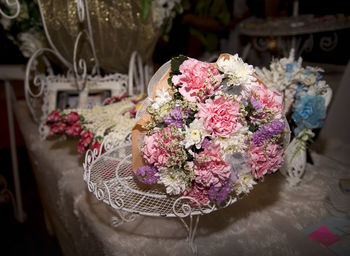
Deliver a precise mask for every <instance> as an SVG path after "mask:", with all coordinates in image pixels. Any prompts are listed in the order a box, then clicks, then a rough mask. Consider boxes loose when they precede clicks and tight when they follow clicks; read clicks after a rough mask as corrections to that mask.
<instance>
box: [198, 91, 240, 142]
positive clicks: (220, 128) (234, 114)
mask: <svg viewBox="0 0 350 256" xmlns="http://www.w3.org/2000/svg"><path fill="white" fill-rule="evenodd" d="M197 117H200V118H203V120H204V129H206V130H207V131H208V132H212V133H214V134H215V135H218V136H221V137H227V136H229V135H230V134H232V133H234V132H236V131H237V130H238V129H240V128H241V127H242V124H241V121H240V118H241V117H242V114H241V113H240V104H239V103H238V102H236V101H235V100H233V99H232V98H228V99H225V98H224V97H222V96H219V97H216V98H215V99H214V100H212V99H208V100H206V101H205V103H201V104H199V112H198V113H197Z"/></svg>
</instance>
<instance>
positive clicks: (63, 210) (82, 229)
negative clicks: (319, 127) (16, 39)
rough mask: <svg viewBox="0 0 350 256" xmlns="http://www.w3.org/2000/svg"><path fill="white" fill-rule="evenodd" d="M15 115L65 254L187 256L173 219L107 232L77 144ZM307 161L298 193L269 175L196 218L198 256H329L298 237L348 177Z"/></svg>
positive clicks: (328, 164) (103, 208)
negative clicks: (47, 136)
mask: <svg viewBox="0 0 350 256" xmlns="http://www.w3.org/2000/svg"><path fill="white" fill-rule="evenodd" d="M15 110H16V115H17V119H18V122H19V125H20V128H21V130H22V133H23V135H24V138H25V141H26V145H27V148H28V152H29V155H30V158H31V160H32V162H33V167H34V168H33V169H34V174H35V178H36V181H37V185H38V189H39V193H40V196H41V200H42V204H43V207H44V210H45V212H46V215H47V216H48V219H49V221H50V223H51V224H52V228H53V231H54V233H55V235H56V236H57V238H58V240H59V243H60V245H61V248H62V251H63V253H64V254H65V255H85V256H86V255H192V252H191V250H190V248H189V246H188V243H187V242H186V235H187V234H186V232H185V229H184V227H183V226H182V223H181V222H180V221H179V220H178V219H176V218H161V217H144V216H137V219H136V220H135V221H134V222H132V223H127V224H123V225H122V226H120V227H118V228H113V227H112V226H111V218H112V216H113V211H112V210H111V208H110V207H109V206H107V205H105V204H104V203H102V202H100V201H97V200H96V199H95V197H94V196H93V195H92V194H90V193H89V192H88V190H87V186H86V184H85V183H84V181H83V177H82V175H83V168H82V162H81V161H82V160H81V158H80V157H79V156H78V154H77V151H76V148H75V147H76V143H77V141H76V140H68V141H59V140H57V139H52V140H47V141H40V139H39V135H38V131H37V126H36V125H35V124H34V123H33V121H32V120H31V118H30V116H29V112H28V109H27V107H26V105H25V103H24V102H18V103H17V104H16V106H15ZM313 159H314V162H315V163H314V165H307V170H306V174H305V176H304V179H303V181H302V184H301V185H300V186H298V187H294V188H290V187H288V186H287V184H286V181H285V179H284V178H283V177H282V175H280V174H279V173H276V174H273V175H270V176H268V177H266V179H265V181H264V182H263V183H260V184H258V185H256V186H255V188H254V190H253V191H252V192H251V193H250V194H249V195H248V196H246V197H244V198H243V199H241V200H239V201H238V202H237V203H235V204H233V205H232V206H230V207H229V208H226V209H223V210H220V211H217V212H214V213H212V214H209V215H206V216H202V217H201V218H200V223H199V229H198V232H197V236H196V239H195V243H196V244H197V246H198V255H257V254H258V255H311V253H312V254H313V255H333V254H332V252H331V251H330V250H329V249H328V248H326V247H323V246H322V245H320V244H318V243H317V242H315V241H313V240H311V239H309V238H308V237H307V236H306V235H305V234H303V233H302V232H301V230H302V229H303V228H305V227H307V226H310V225H312V224H315V223H317V222H319V221H321V220H323V219H325V218H327V217H329V216H331V213H330V212H329V211H328V210H327V208H326V207H325V205H326V197H327V194H328V186H329V185H332V184H336V183H337V182H338V178H339V177H348V178H349V177H350V174H349V170H348V168H347V167H345V166H343V165H340V164H338V163H337V162H334V161H332V160H330V159H327V158H325V157H323V156H321V155H317V154H313Z"/></svg>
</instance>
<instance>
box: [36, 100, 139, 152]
mask: <svg viewBox="0 0 350 256" xmlns="http://www.w3.org/2000/svg"><path fill="white" fill-rule="evenodd" d="M142 99H143V96H142V95H138V96H133V97H127V96H126V95H121V96H113V97H111V98H107V99H106V100H105V105H104V106H95V107H93V108H92V109H65V110H59V109H55V110H54V111H52V112H51V113H50V114H49V115H48V116H47V118H46V120H45V122H44V123H43V124H42V125H41V126H42V130H44V131H45V132H43V133H44V134H45V136H46V137H47V136H49V137H52V136H62V135H66V136H69V137H75V138H79V141H78V144H77V151H78V153H79V154H81V155H83V154H85V153H86V151H87V150H88V149H90V150H97V151H99V150H100V147H101V142H102V140H103V139H106V140H108V141H111V142H112V143H113V145H114V146H118V145H121V144H123V143H125V142H126V141H127V140H128V137H129V135H130V132H131V129H132V127H133V126H134V125H135V123H136V119H135V114H136V111H137V108H138V107H139V106H140V101H141V100H142Z"/></svg>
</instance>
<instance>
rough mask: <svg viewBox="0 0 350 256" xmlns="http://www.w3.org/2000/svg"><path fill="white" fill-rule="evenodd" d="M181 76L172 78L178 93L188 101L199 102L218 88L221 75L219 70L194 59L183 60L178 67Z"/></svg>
mask: <svg viewBox="0 0 350 256" xmlns="http://www.w3.org/2000/svg"><path fill="white" fill-rule="evenodd" d="M180 72H181V75H175V76H173V78H172V82H173V84H174V85H176V86H179V87H180V88H179V93H180V94H181V95H182V96H183V97H184V98H185V99H186V100H188V101H191V102H201V101H203V100H204V99H205V98H206V97H208V96H211V95H213V94H214V92H215V91H216V90H217V89H218V88H219V86H220V83H221V75H220V73H219V70H218V69H217V68H216V67H215V66H214V65H211V64H209V63H206V62H201V61H198V60H195V59H188V60H185V61H184V62H183V63H182V64H181V66H180Z"/></svg>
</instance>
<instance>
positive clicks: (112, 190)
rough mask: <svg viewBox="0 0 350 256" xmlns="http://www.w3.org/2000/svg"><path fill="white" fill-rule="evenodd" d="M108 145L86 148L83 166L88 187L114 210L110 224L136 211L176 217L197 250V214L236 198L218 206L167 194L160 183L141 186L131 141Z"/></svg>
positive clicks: (142, 213) (226, 205)
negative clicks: (134, 162) (135, 171)
mask: <svg viewBox="0 0 350 256" xmlns="http://www.w3.org/2000/svg"><path fill="white" fill-rule="evenodd" d="M110 145H112V144H111V143H109V142H107V141H103V142H102V144H101V147H100V149H99V150H94V151H91V150H88V151H87V153H86V157H85V163H84V165H83V166H84V181H85V182H86V183H87V185H88V189H89V191H90V192H92V193H93V194H94V195H95V196H96V198H97V199H98V200H101V201H103V202H104V203H106V204H108V205H110V206H111V207H112V208H113V209H114V210H115V211H116V213H117V217H114V218H113V219H112V224H113V225H121V224H122V223H124V222H129V221H132V220H134V219H135V217H136V215H135V214H140V215H145V216H158V217H178V218H179V219H180V220H181V222H182V223H183V224H184V227H185V228H186V231H187V233H188V237H187V240H188V242H189V246H190V247H191V249H192V252H193V253H196V252H197V248H196V246H195V244H194V239H195V235H196V231H197V227H198V223H199V217H200V215H203V214H208V213H211V212H213V211H216V210H218V209H222V208H225V207H228V206H229V205H231V204H233V203H235V202H236V201H237V198H236V197H235V196H234V195H231V196H229V198H228V199H227V201H226V203H225V204H224V205H222V206H221V207H218V206H217V205H216V204H214V203H209V204H207V205H200V204H199V202H198V201H197V200H196V199H194V198H192V197H189V196H181V197H177V196H169V195H168V194H166V192H165V190H164V188H163V187H161V186H159V185H153V186H148V187H145V186H142V185H141V184H140V183H139V182H138V181H137V179H136V177H135V175H134V173H133V171H132V166H131V161H132V157H131V145H130V144H125V145H124V146H119V147H112V148H109V147H110ZM102 195H103V196H104V197H103V198H102Z"/></svg>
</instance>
